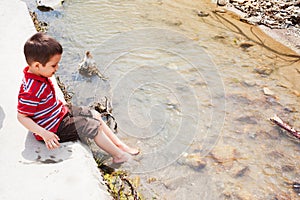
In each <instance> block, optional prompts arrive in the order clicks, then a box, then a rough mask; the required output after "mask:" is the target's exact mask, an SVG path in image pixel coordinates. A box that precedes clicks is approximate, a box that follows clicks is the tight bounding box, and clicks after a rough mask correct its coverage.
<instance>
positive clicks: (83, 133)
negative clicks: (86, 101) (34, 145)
mask: <svg viewBox="0 0 300 200" xmlns="http://www.w3.org/2000/svg"><path fill="white" fill-rule="evenodd" d="M62 53H63V49H62V46H61V45H60V43H59V42H57V41H56V40H55V39H53V38H51V37H49V36H48V35H46V34H44V33H36V34H34V35H33V36H32V37H31V38H29V40H28V41H27V42H26V43H25V45H24V54H25V58H26V61H27V64H28V66H27V67H25V69H24V78H23V81H22V84H21V87H20V91H19V95H18V120H19V122H20V123H21V124H23V126H25V127H26V128H27V129H28V130H29V131H31V132H32V133H34V136H35V138H36V139H37V140H43V141H44V142H45V145H46V147H47V148H48V149H55V148H58V147H59V146H60V142H67V141H75V140H80V138H81V137H88V138H91V139H94V141H95V143H96V144H97V145H98V146H99V147H100V148H102V149H103V150H104V151H106V152H108V153H109V154H111V155H112V157H113V162H114V163H122V162H126V161H127V160H128V159H129V158H130V155H137V154H138V153H139V150H138V149H135V148H131V147H129V146H127V145H126V144H124V143H123V142H122V141H121V140H120V139H119V138H118V137H117V136H116V135H115V134H114V133H113V132H112V131H111V130H110V128H109V127H108V126H107V125H106V123H105V122H104V121H103V120H102V118H101V116H100V114H99V113H98V112H96V111H95V110H90V109H88V108H87V107H75V106H73V107H70V108H69V107H67V106H66V105H64V104H63V103H62V102H61V101H60V100H58V99H57V97H56V94H55V90H54V87H53V84H52V82H51V80H50V79H49V78H50V77H51V76H52V75H53V74H55V72H56V71H57V70H58V63H59V61H60V59H61V56H62Z"/></svg>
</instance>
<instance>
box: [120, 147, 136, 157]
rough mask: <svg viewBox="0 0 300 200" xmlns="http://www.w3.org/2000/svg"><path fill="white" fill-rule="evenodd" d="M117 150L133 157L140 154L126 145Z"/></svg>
mask: <svg viewBox="0 0 300 200" xmlns="http://www.w3.org/2000/svg"><path fill="white" fill-rule="evenodd" d="M119 148H120V149H121V150H122V151H124V152H127V153H129V154H131V155H133V156H136V155H138V154H139V153H140V150H139V149H136V148H132V147H129V146H127V145H120V146H119Z"/></svg>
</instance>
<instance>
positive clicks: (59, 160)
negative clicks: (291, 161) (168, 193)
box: [0, 0, 111, 200]
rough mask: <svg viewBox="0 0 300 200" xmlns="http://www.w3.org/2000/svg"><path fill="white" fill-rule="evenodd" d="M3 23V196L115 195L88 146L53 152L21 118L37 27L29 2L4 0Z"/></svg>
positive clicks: (0, 7) (35, 199)
mask: <svg viewBox="0 0 300 200" xmlns="http://www.w3.org/2000/svg"><path fill="white" fill-rule="evenodd" d="M0 26H1V28H2V31H1V37H0V44H1V49H0V59H1V61H2V67H1V69H0V71H1V82H0V88H1V92H2V94H3V95H2V97H1V99H0V138H1V139H0V146H1V151H0V163H1V165H0V177H1V182H0V199H1V200H18V199H32V200H40V199H44V200H53V199H65V200H68V199H70V200H71V199H90V200H95V199H99V200H103V199H111V197H110V196H109V194H108V192H107V188H106V186H105V185H104V183H103V180H102V176H101V174H100V172H99V171H98V168H97V165H96V163H95V161H94V159H93V156H92V154H91V151H90V150H89V149H88V148H87V147H85V146H84V145H82V144H81V143H79V142H76V143H64V144H61V147H60V148H59V149H56V150H53V151H48V150H47V149H46V147H45V145H44V144H43V143H40V142H37V141H36V140H35V139H34V137H33V136H32V134H31V133H28V131H27V130H26V129H25V128H24V127H23V126H22V125H21V124H20V123H19V122H18V121H17V118H16V115H17V111H16V107H17V95H18V91H19V87H20V83H21V80H22V77H23V74H22V69H23V67H25V66H26V62H25V59H24V55H23V45H24V43H25V41H26V40H27V39H28V38H29V37H30V36H31V35H33V34H34V33H35V32H36V30H35V28H34V26H33V23H32V20H31V18H30V16H29V14H28V9H27V7H26V4H25V3H24V2H22V1H18V0H11V1H1V2H0ZM54 83H56V82H55V80H54ZM56 88H58V87H57V85H56ZM57 92H58V96H59V98H61V99H63V98H62V94H61V92H60V91H59V90H57Z"/></svg>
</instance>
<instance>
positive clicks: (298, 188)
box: [293, 182, 300, 195]
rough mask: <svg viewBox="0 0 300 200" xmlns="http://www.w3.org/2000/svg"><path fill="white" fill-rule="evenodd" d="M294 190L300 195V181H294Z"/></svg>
mask: <svg viewBox="0 0 300 200" xmlns="http://www.w3.org/2000/svg"><path fill="white" fill-rule="evenodd" d="M293 190H294V192H296V193H297V194H298V195H300V183H297V182H294V183H293Z"/></svg>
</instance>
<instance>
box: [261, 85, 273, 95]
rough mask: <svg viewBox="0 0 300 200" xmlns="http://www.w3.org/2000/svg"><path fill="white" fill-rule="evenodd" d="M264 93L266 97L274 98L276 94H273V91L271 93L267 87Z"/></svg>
mask: <svg viewBox="0 0 300 200" xmlns="http://www.w3.org/2000/svg"><path fill="white" fill-rule="evenodd" d="M263 92H264V94H265V95H267V96H274V95H275V93H274V92H273V91H271V90H270V89H269V88H267V87H264V88H263Z"/></svg>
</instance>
